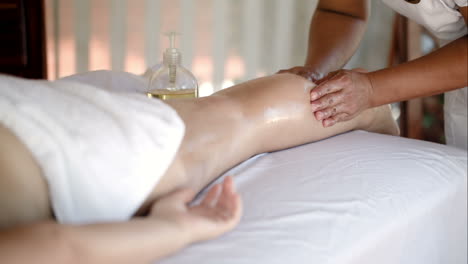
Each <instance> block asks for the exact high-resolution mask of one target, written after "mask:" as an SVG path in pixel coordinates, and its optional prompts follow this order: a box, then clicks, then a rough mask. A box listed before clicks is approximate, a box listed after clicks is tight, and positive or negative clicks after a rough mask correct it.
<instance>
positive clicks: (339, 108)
mask: <svg viewBox="0 0 468 264" xmlns="http://www.w3.org/2000/svg"><path fill="white" fill-rule="evenodd" d="M344 107H345V106H344V104H337V105H333V106H330V107H328V108H325V109H323V110H321V111H317V112H315V118H316V119H317V120H318V121H322V120H325V119H327V118H330V117H332V116H335V115H337V114H338V113H342V112H343V111H344Z"/></svg>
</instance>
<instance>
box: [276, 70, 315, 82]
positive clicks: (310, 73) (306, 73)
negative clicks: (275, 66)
mask: <svg viewBox="0 0 468 264" xmlns="http://www.w3.org/2000/svg"><path fill="white" fill-rule="evenodd" d="M277 73H292V74H296V75H299V76H301V77H303V78H305V79H307V80H309V81H311V82H314V83H317V82H318V81H319V80H320V79H322V77H323V76H322V75H321V74H319V73H318V72H317V71H316V70H315V69H314V68H313V67H308V66H296V67H292V68H290V69H283V70H280V71H278V72H277Z"/></svg>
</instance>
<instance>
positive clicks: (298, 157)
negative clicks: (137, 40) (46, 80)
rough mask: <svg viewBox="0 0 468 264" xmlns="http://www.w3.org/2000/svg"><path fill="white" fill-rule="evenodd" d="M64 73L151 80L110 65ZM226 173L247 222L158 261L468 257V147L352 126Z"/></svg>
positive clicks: (106, 81) (324, 262)
mask: <svg viewBox="0 0 468 264" xmlns="http://www.w3.org/2000/svg"><path fill="white" fill-rule="evenodd" d="M64 80H65V81H77V82H83V83H88V84H92V85H95V86H98V87H102V88H105V89H111V90H116V91H120V92H126V91H127V92H128V91H139V92H142V91H144V90H145V87H146V86H145V80H144V79H142V78H140V77H138V76H134V75H131V74H128V73H117V72H110V71H98V72H90V73H86V74H81V75H74V76H71V77H67V78H65V79H64ZM225 175H232V176H233V178H234V181H235V184H236V188H237V189H238V191H239V193H240V194H241V197H242V200H243V204H244V213H243V216H242V219H241V221H240V223H239V225H238V226H237V227H236V228H235V229H234V230H233V231H231V232H229V233H227V234H225V235H223V236H221V237H219V238H217V239H214V240H211V241H206V242H202V243H197V244H194V245H191V246H189V247H188V248H186V249H184V250H182V251H180V252H178V253H177V254H175V255H173V256H170V257H168V258H166V259H163V260H160V261H158V262H155V264H187V263H197V264H199V263H200V264H201V263H203V264H219V263H226V264H231V263H232V264H258V263H269V264H275V263H278V264H284V263H291V264H293V263H294V264H302V263H304V264H306V263H307V264H311V263H313V264H396V263H398V264H466V263H467V152H466V150H461V149H457V148H453V147H448V146H445V145H440V144H435V143H430V142H425V141H419V140H412V139H407V138H402V137H395V136H388V135H380V134H375V133H369V132H365V131H352V132H348V133H345V134H342V135H338V136H335V137H331V138H328V139H325V140H322V141H319V142H314V143H310V144H306V145H302V146H298V147H294V148H290V149H286V150H281V151H277V152H273V153H266V154H261V155H257V156H255V157H252V158H251V159H249V160H247V161H245V162H243V163H241V164H239V165H238V166H235V167H234V168H232V169H231V170H229V171H228V172H226V173H225V174H224V175H222V176H220V177H219V178H218V179H217V181H215V182H214V183H216V182H219V181H221V180H222V179H223V177H224V176H225ZM214 183H213V184H214ZM213 184H211V185H210V186H212V185H213ZM210 186H207V187H206V188H205V190H204V191H202V193H200V195H198V199H201V198H202V197H203V194H204V193H206V191H207V190H208V189H209V188H210ZM135 243H138V242H137V241H135Z"/></svg>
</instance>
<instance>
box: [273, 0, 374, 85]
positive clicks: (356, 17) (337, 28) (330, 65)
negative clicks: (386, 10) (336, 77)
mask: <svg viewBox="0 0 468 264" xmlns="http://www.w3.org/2000/svg"><path fill="white" fill-rule="evenodd" d="M369 15H370V1H369V0H321V1H319V3H318V5H317V9H316V11H315V13H314V16H313V17H312V21H311V23H310V30H309V43H308V50H307V59H306V61H305V66H304V67H294V68H291V69H289V70H283V71H280V73H282V72H291V73H295V74H299V75H301V76H303V77H306V78H308V79H311V80H313V81H316V80H319V79H321V78H322V77H324V76H325V75H326V74H328V73H329V72H331V71H336V70H338V69H341V68H342V67H343V66H344V65H345V64H346V62H348V60H349V59H350V58H351V56H352V55H353V54H354V52H355V51H356V49H357V48H358V46H359V43H360V41H361V39H362V37H363V35H364V32H365V29H366V25H367V21H368V18H369Z"/></svg>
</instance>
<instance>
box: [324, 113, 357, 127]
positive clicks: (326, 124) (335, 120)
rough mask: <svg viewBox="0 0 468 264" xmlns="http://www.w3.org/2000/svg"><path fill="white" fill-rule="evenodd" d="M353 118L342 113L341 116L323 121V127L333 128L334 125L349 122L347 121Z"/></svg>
mask: <svg viewBox="0 0 468 264" xmlns="http://www.w3.org/2000/svg"><path fill="white" fill-rule="evenodd" d="M350 119H351V117H350V115H349V114H347V113H341V114H337V115H335V116H333V117H330V118H327V119H325V120H323V121H322V125H323V126H324V127H331V126H333V125H335V124H336V123H338V122H343V121H347V120H350Z"/></svg>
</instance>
